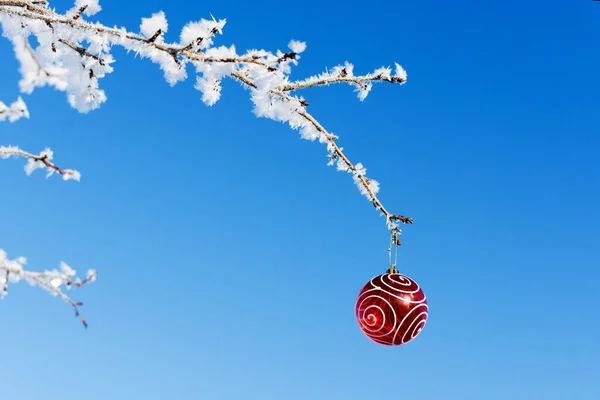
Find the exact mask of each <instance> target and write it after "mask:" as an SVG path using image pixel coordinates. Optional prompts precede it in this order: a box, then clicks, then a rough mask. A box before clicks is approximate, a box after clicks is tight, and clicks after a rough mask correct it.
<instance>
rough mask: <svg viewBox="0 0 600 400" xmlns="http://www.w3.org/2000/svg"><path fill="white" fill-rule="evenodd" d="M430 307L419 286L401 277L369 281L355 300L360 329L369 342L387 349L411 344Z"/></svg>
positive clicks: (396, 275)
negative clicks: (387, 347) (384, 346)
mask: <svg viewBox="0 0 600 400" xmlns="http://www.w3.org/2000/svg"><path fill="white" fill-rule="evenodd" d="M428 311H429V306H428V305H427V298H426V296H425V293H424V292H423V291H422V290H421V288H420V287H419V285H418V284H417V283H416V282H415V281H413V280H412V279H410V278H409V277H407V276H404V275H401V274H389V273H386V274H383V275H379V276H376V277H374V278H373V279H371V280H370V281H369V282H368V283H367V284H366V285H365V286H364V287H363V288H362V290H361V291H360V293H359V295H358V298H357V299H356V306H355V313H356V319H357V320H358V324H359V326H360V329H361V330H362V331H363V332H364V333H365V335H367V337H368V338H369V339H371V340H372V341H374V342H376V343H380V344H383V345H386V346H399V345H401V344H406V343H408V342H410V341H411V340H413V339H414V338H415V337H416V336H417V335H418V334H419V333H420V332H421V330H422V329H423V327H424V326H425V323H426V321H427V314H428Z"/></svg>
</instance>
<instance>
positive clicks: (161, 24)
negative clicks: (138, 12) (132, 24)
mask: <svg viewBox="0 0 600 400" xmlns="http://www.w3.org/2000/svg"><path fill="white" fill-rule="evenodd" d="M159 29H160V30H161V31H162V33H165V32H167V30H168V29H169V24H168V23H167V18H166V17H165V13H164V12H163V11H159V12H157V13H154V14H152V16H151V17H150V18H142V23H141V25H140V32H141V33H142V35H144V36H145V37H146V38H148V39H150V38H151V37H152V36H154V34H155V33H156V32H158V30H159ZM159 41H160V42H162V41H163V38H162V35H160V36H159V37H158V38H156V42H157V43H158V42H159Z"/></svg>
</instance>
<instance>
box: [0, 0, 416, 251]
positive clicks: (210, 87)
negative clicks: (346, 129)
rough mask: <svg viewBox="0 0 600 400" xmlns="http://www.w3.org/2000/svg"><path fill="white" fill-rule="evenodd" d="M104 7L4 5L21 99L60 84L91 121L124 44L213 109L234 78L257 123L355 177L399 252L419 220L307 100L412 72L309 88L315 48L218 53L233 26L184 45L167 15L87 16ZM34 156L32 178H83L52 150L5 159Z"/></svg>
mask: <svg viewBox="0 0 600 400" xmlns="http://www.w3.org/2000/svg"><path fill="white" fill-rule="evenodd" d="M101 9H102V8H101V7H100V5H99V2H98V0H76V1H75V4H74V6H73V7H72V8H70V9H69V10H67V11H66V12H64V13H60V12H58V11H56V10H55V9H54V8H51V7H50V5H49V4H48V2H47V1H45V0H37V1H34V0H31V1H24V0H0V26H1V27H2V35H3V36H4V37H6V38H7V39H8V40H9V41H10V42H11V43H12V45H13V48H14V53H15V56H16V58H17V60H18V61H19V63H20V69H19V71H20V73H21V81H20V82H19V86H20V89H21V92H23V93H27V94H30V93H32V92H33V90H34V89H35V88H38V87H43V86H51V87H53V88H54V89H56V90H59V91H63V92H65V93H66V97H67V101H68V103H69V104H70V105H71V107H73V108H75V109H76V110H77V111H79V112H81V113H87V112H89V111H92V110H95V109H97V108H98V107H100V106H101V105H102V104H103V103H104V102H106V101H107V96H106V93H105V92H104V90H102V89H100V80H101V79H102V78H104V77H106V76H107V75H108V74H110V73H112V72H113V67H112V64H113V63H114V58H113V56H112V54H111V50H112V48H113V47H117V46H120V47H122V48H125V49H126V50H127V51H128V52H133V53H134V54H135V55H136V56H137V57H139V58H147V59H149V60H150V61H151V62H153V63H155V64H157V65H158V66H159V68H160V69H161V70H162V71H163V75H164V78H165V80H166V81H167V82H168V83H169V84H170V85H171V86H172V85H175V84H176V83H178V82H181V81H184V80H186V79H187V78H188V73H192V74H193V75H194V76H195V86H194V87H195V88H196V89H197V90H198V91H199V92H200V93H201V99H202V101H203V102H204V103H205V104H206V105H208V106H212V105H213V104H215V103H216V102H217V101H218V100H219V99H220V97H221V91H222V87H221V83H222V81H223V79H226V78H229V79H233V80H235V81H238V82H239V83H240V84H241V85H242V86H243V87H244V88H245V89H246V90H248V91H249V92H250V98H251V100H252V102H253V105H254V109H253V111H254V113H255V115H256V116H257V117H264V118H269V119H272V120H275V121H280V122H283V123H286V124H288V125H289V126H290V127H291V128H292V129H294V130H298V131H299V133H300V136H301V137H302V138H303V139H306V140H311V141H315V140H318V141H319V142H320V143H323V144H324V145H325V146H326V148H327V151H328V159H329V162H328V165H335V166H336V167H337V169H338V170H339V171H344V172H347V173H349V174H351V175H352V178H353V181H354V183H355V184H356V186H357V187H358V189H359V191H360V192H361V193H362V194H363V195H364V196H365V197H366V198H367V199H369V201H370V202H371V203H372V205H373V206H374V207H375V208H376V209H377V210H378V211H380V212H381V214H383V216H385V217H386V223H387V227H388V229H390V230H391V231H392V234H393V237H394V238H395V241H396V242H397V244H400V241H399V234H400V232H401V231H400V228H399V223H403V224H407V223H412V222H413V220H412V218H408V217H404V216H402V215H396V214H392V213H391V212H389V211H388V210H387V209H386V208H385V207H384V206H383V204H382V203H381V201H380V200H379V199H378V197H377V193H378V192H379V183H378V182H377V181H376V180H374V179H372V178H369V177H367V174H366V171H367V170H366V168H365V167H364V166H363V165H362V164H361V163H356V164H354V163H352V162H351V161H350V159H349V158H348V157H347V156H346V155H345V154H344V152H343V148H342V147H340V146H339V145H338V142H337V140H338V137H337V136H335V135H333V134H331V133H330V132H328V131H327V130H326V129H325V128H324V127H323V126H322V125H321V124H320V123H319V122H318V121H317V119H316V118H315V117H314V116H313V114H312V113H309V112H308V111H307V109H308V107H309V102H308V101H307V100H306V99H305V98H304V97H302V96H300V95H299V93H300V92H301V91H302V90H304V89H308V88H311V87H316V86H328V85H330V84H334V83H345V84H348V85H350V86H352V87H354V89H355V91H356V92H357V94H358V98H359V99H360V100H361V101H363V100H364V99H365V98H366V97H367V96H368V94H369V93H370V91H371V89H372V87H373V84H375V83H378V82H388V83H392V84H394V83H397V84H404V83H405V82H406V79H407V74H406V71H405V70H404V69H403V68H402V67H401V66H400V65H399V64H397V63H396V64H395V65H394V68H393V69H392V68H391V67H381V68H378V69H376V70H375V71H373V72H371V73H368V74H365V75H359V74H355V72H354V66H353V65H352V64H350V63H349V62H346V63H345V64H344V65H338V66H334V67H333V68H330V69H328V70H326V71H325V72H324V73H321V74H319V75H316V76H312V77H309V78H307V79H302V80H292V79H291V78H290V76H291V72H292V68H293V67H294V66H295V65H297V64H298V61H299V60H300V58H301V54H303V53H304V52H305V50H306V43H304V42H300V41H296V40H292V41H291V42H289V44H288V49H287V50H286V51H281V50H277V51H268V50H264V49H251V50H247V51H246V52H243V53H239V52H238V50H237V49H236V47H235V46H233V45H230V46H223V45H221V46H217V45H215V44H214V41H215V39H216V37H217V36H218V35H221V34H222V33H223V27H224V26H225V23H226V21H225V20H224V19H219V20H217V19H215V18H214V17H212V15H211V17H212V18H210V19H200V20H198V21H192V22H189V23H187V24H186V25H185V26H183V28H182V29H181V31H180V32H179V35H178V37H177V39H176V40H175V41H171V42H169V41H168V38H167V34H168V33H170V32H171V31H172V30H173V27H172V26H169V24H168V21H167V18H166V15H165V13H164V12H162V11H159V12H156V13H154V14H152V15H151V16H149V17H143V18H141V23H140V26H139V29H138V31H139V32H137V33H136V32H133V31H130V30H127V29H126V28H118V27H112V28H111V27H109V26H107V25H104V24H102V23H100V22H91V21H89V20H87V18H88V17H91V16H94V15H96V14H97V13H98V12H99V11H101ZM19 116H28V113H27V109H26V107H25V105H24V103H23V102H22V100H21V99H19V101H18V102H17V103H13V104H12V105H11V106H10V107H7V106H5V105H4V104H3V103H0V120H3V119H7V118H8V119H9V120H10V121H14V120H16V119H17V118H18V117H19ZM10 156H15V157H25V158H27V165H26V167H25V170H26V172H27V173H31V172H32V171H33V170H35V169H37V168H44V169H46V170H47V172H48V173H49V175H51V174H52V173H54V172H58V173H59V174H60V175H62V177H63V179H75V180H79V173H78V172H77V171H74V170H63V169H61V168H59V167H57V166H56V165H55V164H53V163H52V162H51V160H52V152H51V151H50V150H49V149H46V150H44V151H43V152H41V153H40V154H39V155H34V154H31V153H27V152H25V151H22V150H20V149H19V148H17V147H0V157H3V158H7V157H10Z"/></svg>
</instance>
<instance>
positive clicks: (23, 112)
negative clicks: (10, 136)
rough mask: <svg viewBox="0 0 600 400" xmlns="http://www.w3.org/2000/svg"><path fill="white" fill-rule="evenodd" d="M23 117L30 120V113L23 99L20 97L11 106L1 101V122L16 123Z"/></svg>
mask: <svg viewBox="0 0 600 400" xmlns="http://www.w3.org/2000/svg"><path fill="white" fill-rule="evenodd" d="M23 117H25V118H29V111H28V110H27V106H26V105H25V102H24V101H23V99H22V98H20V97H19V98H18V99H17V101H15V102H13V103H12V104H11V105H9V106H7V105H6V104H4V103H3V102H1V101H0V122H1V121H6V120H8V121H10V122H15V121H16V120H18V119H20V118H23Z"/></svg>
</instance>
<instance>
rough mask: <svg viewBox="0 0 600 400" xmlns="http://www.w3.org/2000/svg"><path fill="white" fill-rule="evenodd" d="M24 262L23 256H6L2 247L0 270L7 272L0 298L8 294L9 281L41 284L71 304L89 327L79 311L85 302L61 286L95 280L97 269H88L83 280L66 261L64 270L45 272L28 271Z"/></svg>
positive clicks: (0, 251)
mask: <svg viewBox="0 0 600 400" xmlns="http://www.w3.org/2000/svg"><path fill="white" fill-rule="evenodd" d="M24 264H25V260H24V259H23V258H19V259H16V260H9V259H8V258H7V257H6V253H5V252H4V251H3V250H2V249H0V271H5V272H6V273H5V275H4V277H1V278H0V282H2V283H3V287H2V292H0V298H1V297H4V296H6V295H7V294H8V284H9V281H12V282H18V281H20V280H26V281H28V282H30V283H32V284H37V285H39V286H40V287H42V288H44V289H46V290H47V291H48V292H49V293H50V294H52V295H55V296H58V297H60V298H61V299H62V300H63V301H65V302H66V303H68V304H70V305H71V306H72V307H73V309H74V310H75V315H76V316H77V318H79V320H80V321H81V323H82V324H83V326H84V327H86V328H87V326H88V324H87V322H86V321H85V319H84V318H83V316H82V315H81V312H80V311H79V307H81V306H82V305H83V303H81V302H76V301H73V300H72V299H71V298H70V297H69V296H67V295H66V294H65V292H64V291H63V289H61V287H63V286H64V287H65V288H67V289H70V288H71V287H73V286H75V287H81V286H84V285H87V284H89V283H91V282H94V281H95V280H96V276H97V271H96V270H90V271H88V273H87V277H86V279H84V280H81V279H79V278H77V277H76V276H75V271H73V270H72V269H71V268H70V267H69V266H68V265H66V264H64V263H61V269H62V272H60V271H58V270H56V269H55V270H52V271H44V272H31V271H26V270H24V268H23V265H24Z"/></svg>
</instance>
